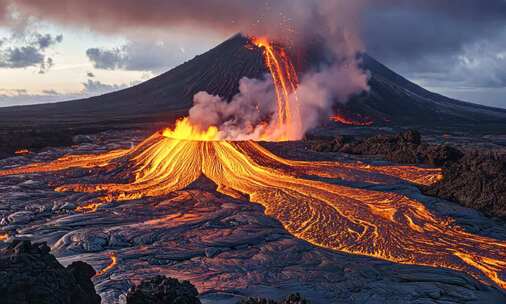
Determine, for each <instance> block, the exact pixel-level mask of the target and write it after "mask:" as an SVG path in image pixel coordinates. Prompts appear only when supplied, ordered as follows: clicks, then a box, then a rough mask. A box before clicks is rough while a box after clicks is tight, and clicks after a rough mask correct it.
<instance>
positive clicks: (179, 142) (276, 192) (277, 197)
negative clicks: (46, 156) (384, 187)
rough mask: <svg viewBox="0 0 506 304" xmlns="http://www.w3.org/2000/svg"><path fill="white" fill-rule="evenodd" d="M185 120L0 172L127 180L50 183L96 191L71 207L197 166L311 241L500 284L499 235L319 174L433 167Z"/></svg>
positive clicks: (188, 179) (505, 285) (418, 174)
mask: <svg viewBox="0 0 506 304" xmlns="http://www.w3.org/2000/svg"><path fill="white" fill-rule="evenodd" d="M189 127H191V126H189V125H188V122H187V121H186V120H183V121H180V122H179V123H178V124H177V127H176V130H174V131H172V130H166V131H164V132H159V133H156V134H154V135H152V136H151V137H149V138H147V139H146V140H144V141H143V142H141V143H140V144H138V145H137V146H135V147H133V148H131V149H124V150H116V151H111V152H107V153H104V154H99V155H70V156H65V157H63V158H60V159H57V160H55V161H51V162H47V163H35V164H31V165H27V166H23V167H17V168H12V169H7V170H3V171H0V176H7V175H19V174H31V173H38V172H39V173H40V172H56V171H62V170H66V169H70V168H86V169H93V168H96V169H97V170H101V169H106V168H107V171H108V172H111V171H114V172H115V176H118V175H124V176H129V177H130V182H129V183H106V184H70V185H64V186H60V187H58V188H56V191H58V192H98V193H103V195H102V196H101V197H100V199H98V200H97V201H94V202H91V203H90V204H89V205H86V206H82V207H80V210H81V211H87V212H91V211H94V210H96V209H97V208H100V207H101V206H102V205H104V204H108V203H110V202H113V201H116V202H118V201H126V200H134V199H139V198H143V197H158V196H163V195H167V194H169V193H171V192H173V191H177V190H181V189H184V188H185V187H187V186H188V185H190V184H191V183H192V182H194V181H195V180H197V179H198V178H199V177H200V176H205V177H207V178H208V179H210V180H212V181H213V182H214V183H215V184H216V185H217V186H218V191H219V192H221V193H223V194H225V195H228V196H232V197H235V198H240V197H247V198H249V200H250V201H251V202H254V203H258V204H260V205H262V206H263V207H264V208H265V213H266V214H267V215H268V216H271V217H274V218H275V219H277V220H279V221H280V222H281V223H282V225H283V226H284V227H285V229H286V230H287V231H289V232H290V233H291V234H293V235H294V236H296V237H298V238H300V239H303V240H305V241H307V242H310V243H312V244H314V245H317V246H320V247H324V248H328V249H331V250H336V251H341V252H346V253H351V254H357V255H365V256H372V257H377V258H380V259H385V260H389V261H393V262H396V263H401V264H416V265H427V266H434V267H443V268H450V269H454V270H459V271H463V272H466V273H468V274H469V275H471V276H473V277H475V278H477V279H478V280H480V281H482V282H484V283H488V284H496V285H497V286H499V287H500V288H502V289H506V282H505V279H504V275H505V270H506V242H504V241H498V240H495V239H492V238H487V237H482V236H478V235H473V234H471V233H468V232H466V231H464V230H463V229H461V228H459V227H458V226H457V225H455V224H454V223H452V222H451V221H449V220H447V219H444V218H439V217H438V216H436V215H434V214H432V213H431V212H430V211H429V210H428V209H427V208H426V207H425V206H424V205H423V204H422V203H420V202H418V201H415V200H413V199H410V198H408V197H406V196H403V195H400V194H396V193H390V192H382V191H372V190H365V189H360V188H352V187H348V186H342V185H338V184H335V183H331V182H328V181H329V180H331V179H334V180H352V181H357V180H363V179H364V178H366V177H367V180H363V181H365V182H367V183H372V184H374V183H381V182H382V181H384V180H385V178H392V179H399V178H400V179H402V180H405V181H408V182H412V183H418V184H430V183H433V182H434V181H436V180H437V179H438V178H440V170H438V169H423V168H417V167H408V166H399V167H395V166H371V165H366V164H363V163H345V162H309V161H292V160H288V159H284V158H281V157H278V156H276V155H274V154H273V153H271V152H269V151H268V150H267V149H265V148H264V147H262V146H261V145H260V144H258V143H256V142H253V141H245V142H233V141H215V140H212V137H213V136H214V135H213V132H212V131H210V132H208V133H207V134H195V133H194V132H193V131H184V132H181V130H182V129H184V130H186V129H187V128H189ZM185 136H189V137H188V138H189V139H187V138H182V137H185ZM90 172H91V171H90Z"/></svg>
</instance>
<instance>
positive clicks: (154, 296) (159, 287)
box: [127, 276, 200, 304]
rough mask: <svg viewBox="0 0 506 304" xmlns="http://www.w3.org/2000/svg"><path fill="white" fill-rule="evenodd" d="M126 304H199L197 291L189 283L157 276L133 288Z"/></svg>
mask: <svg viewBox="0 0 506 304" xmlns="http://www.w3.org/2000/svg"><path fill="white" fill-rule="evenodd" d="M127 304H200V300H199V299H198V291H197V289H196V288H195V286H193V285H192V284H191V283H190V282H188V281H183V282H180V281H178V280H177V279H173V278H167V277H164V276H157V277H155V278H153V279H150V280H144V281H142V282H141V284H140V285H138V286H134V287H133V288H132V289H131V290H130V291H129V292H128V294H127Z"/></svg>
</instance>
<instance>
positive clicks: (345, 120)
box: [330, 114, 374, 126]
mask: <svg viewBox="0 0 506 304" xmlns="http://www.w3.org/2000/svg"><path fill="white" fill-rule="evenodd" d="M330 120H333V121H335V122H338V123H340V124H343V125H348V126H372V125H373V124H374V122H373V121H370V120H366V121H358V120H353V119H351V118H348V117H346V116H344V115H342V114H334V115H332V116H331V117H330Z"/></svg>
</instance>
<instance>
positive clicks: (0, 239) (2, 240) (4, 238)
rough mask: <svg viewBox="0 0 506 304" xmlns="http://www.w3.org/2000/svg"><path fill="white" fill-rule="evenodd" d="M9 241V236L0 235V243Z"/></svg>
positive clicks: (5, 234)
mask: <svg viewBox="0 0 506 304" xmlns="http://www.w3.org/2000/svg"><path fill="white" fill-rule="evenodd" d="M8 239H9V234H7V233H0V242H5V241H7V240H8Z"/></svg>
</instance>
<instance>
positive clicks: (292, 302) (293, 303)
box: [239, 293, 311, 304]
mask: <svg viewBox="0 0 506 304" xmlns="http://www.w3.org/2000/svg"><path fill="white" fill-rule="evenodd" d="M310 303H311V302H309V301H307V300H305V299H304V298H303V297H302V296H301V295H300V294H298V293H297V294H293V295H290V296H288V297H287V298H286V299H283V300H281V301H279V302H276V301H274V300H269V299H260V298H257V299H255V298H249V299H247V300H243V301H241V302H239V304H310Z"/></svg>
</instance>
